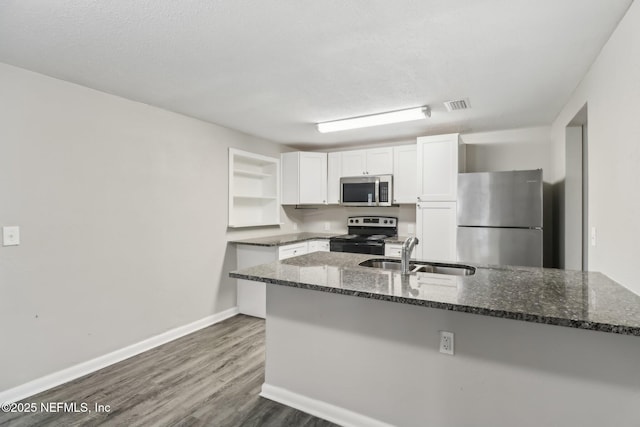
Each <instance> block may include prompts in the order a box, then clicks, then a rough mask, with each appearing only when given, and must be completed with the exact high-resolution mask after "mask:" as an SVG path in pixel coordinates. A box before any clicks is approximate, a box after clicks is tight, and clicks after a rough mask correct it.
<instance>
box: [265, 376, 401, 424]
mask: <svg viewBox="0 0 640 427" xmlns="http://www.w3.org/2000/svg"><path fill="white" fill-rule="evenodd" d="M260 396H262V397H264V398H266V399H269V400H273V401H276V402H278V403H282V404H283V405H287V406H290V407H292V408H295V409H298V410H300V411H303V412H306V413H307V414H311V415H314V416H316V417H319V418H322V419H325V420H327V421H331V422H332V423H335V424H339V425H341V426H343V427H393V425H392V424H387V423H384V422H382V421H379V420H376V419H373V418H370V417H367V416H366V415H362V414H360V413H357V412H353V411H350V410H348V409H344V408H341V407H340V406H336V405H332V404H330V403H326V402H323V401H321V400H316V399H312V398H310V397H307V396H303V395H301V394H298V393H294V392H292V391H289V390H286V389H284V388H281V387H276V386H273V385H270V384H267V383H264V384H262V391H261V392H260Z"/></svg>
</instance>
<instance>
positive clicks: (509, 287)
mask: <svg viewBox="0 0 640 427" xmlns="http://www.w3.org/2000/svg"><path fill="white" fill-rule="evenodd" d="M371 258H376V257H375V256H372V255H363V254H350V253H342V252H315V253H312V254H308V255H302V256H298V257H294V258H289V259H286V260H283V261H276V262H273V263H269V264H263V265H259V266H256V267H251V268H247V269H243V270H239V271H233V272H231V273H230V274H229V275H230V276H231V277H235V278H239V279H248V280H255V281H260V282H266V283H274V284H277V285H283V286H291V287H297V288H303V289H310V290H316V291H323V292H331V293H336V294H343V295H351V296H356V297H361V298H371V299H378V300H385V301H393V302H396V303H402V304H411V305H419V306H425V307H433V308H439V309H445V310H452V311H461V312H466V313H473V314H478V315H485V316H493V317H502V318H507V319H516V320H522V321H527V322H535V323H546V324H551V325H560V326H568V327H572V328H580V329H590V330H596V331H603V332H611V333H618V334H625V335H637V336H640V296H638V295H636V294H634V293H633V292H631V291H630V290H628V289H627V288H625V287H623V286H621V285H619V284H618V283H616V282H614V281H613V280H611V279H609V278H608V277H606V276H605V275H603V274H601V273H591V272H589V273H587V272H581V271H569V270H557V269H548V268H531V267H498V266H476V267H477V268H476V273H475V274H474V275H471V276H448V275H440V274H429V273H412V274H410V275H409V276H402V275H401V274H399V273H398V272H394V271H389V270H382V269H377V268H370V267H360V266H359V265H358V264H359V263H360V262H362V261H364V260H367V259H371ZM378 258H379V257H378Z"/></svg>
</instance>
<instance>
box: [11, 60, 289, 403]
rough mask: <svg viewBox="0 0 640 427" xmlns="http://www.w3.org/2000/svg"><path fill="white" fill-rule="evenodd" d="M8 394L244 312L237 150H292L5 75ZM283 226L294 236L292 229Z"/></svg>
mask: <svg viewBox="0 0 640 427" xmlns="http://www.w3.org/2000/svg"><path fill="white" fill-rule="evenodd" d="M0 93H1V94H2V96H1V97H0V195H1V196H2V199H1V202H0V226H9V225H19V226H20V227H21V238H22V242H21V245H20V246H11V247H2V246H0V324H2V325H3V330H4V334H3V336H2V351H0V366H1V367H2V369H1V371H2V373H1V374H0V392H2V391H3V390H7V389H10V388H13V387H16V386H18V385H21V384H24V383H25V382H28V381H30V380H34V379H37V378H40V377H42V376H44V375H47V374H50V373H52V372H56V371H59V370H62V369H65V368H68V367H70V366H73V365H76V364H78V363H81V362H84V361H87V360H90V359H93V358H96V357H98V356H102V355H104V354H107V353H110V352H112V351H114V350H118V349H121V348H123V347H126V346H129V345H131V344H134V343H137V342H139V341H142V340H144V339H147V338H149V337H152V336H155V335H158V334H161V333H164V332H166V331H169V330H171V329H173V328H176V327H180V326H183V325H186V324H189V323H192V322H194V321H198V320H200V319H203V318H206V317H208V316H211V315H213V314H217V313H220V312H223V311H225V310H227V309H229V308H232V307H234V306H235V305H236V289H235V280H232V279H229V278H228V277H227V272H228V271H229V270H230V269H232V268H234V267H235V251H234V250H233V248H232V247H229V248H228V247H227V243H226V242H227V240H228V239H232V238H240V237H245V236H247V237H248V236H253V235H259V234H275V233H277V232H279V231H280V230H279V229H278V228H277V227H274V228H269V229H250V230H245V231H229V230H227V227H226V224H227V188H228V185H227V181H228V172H227V171H228V166H227V162H228V154H227V153H228V147H236V148H240V149H244V150H247V151H253V152H257V153H261V154H265V155H271V156H274V157H277V156H278V155H279V153H280V151H282V150H285V149H286V147H281V146H279V145H276V144H274V143H271V142H269V141H265V140H262V139H258V138H255V137H252V136H249V135H245V134H241V133H239V132H236V131H232V130H229V129H226V128H222V127H220V126H216V125H212V124H209V123H205V122H202V121H199V120H195V119H192V118H188V117H185V116H182V115H179V114H175V113H171V112H168V111H164V110H161V109H158V108H154V107H150V106H148V105H144V104H140V103H136V102H132V101H129V100H126V99H123V98H119V97H116V96H113V95H108V94H105V93H102V92H98V91H95V90H92V89H88V88H85V87H82V86H78V85H75V84H71V83H68V82H64V81H61V80H57V79H53V78H50V77H46V76H43V75H40V74H36V73H32V72H29V71H25V70H22V69H19V68H15V67H11V66H8V65H4V64H0ZM282 219H283V220H285V221H286V222H287V224H285V226H284V228H290V226H291V224H290V221H289V220H288V219H287V217H286V216H285V215H283V218H282Z"/></svg>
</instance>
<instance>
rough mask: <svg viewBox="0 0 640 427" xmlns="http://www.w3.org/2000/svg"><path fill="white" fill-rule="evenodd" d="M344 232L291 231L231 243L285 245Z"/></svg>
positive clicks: (325, 237)
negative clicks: (289, 232)
mask: <svg viewBox="0 0 640 427" xmlns="http://www.w3.org/2000/svg"><path fill="white" fill-rule="evenodd" d="M340 234H344V233H291V234H279V235H275V236H266V237H256V238H253V239H243V240H230V241H229V243H235V244H240V245H253V246H284V245H290V244H292V243H298V242H305V241H307V240H317V239H328V238H330V237H333V236H339V235H340Z"/></svg>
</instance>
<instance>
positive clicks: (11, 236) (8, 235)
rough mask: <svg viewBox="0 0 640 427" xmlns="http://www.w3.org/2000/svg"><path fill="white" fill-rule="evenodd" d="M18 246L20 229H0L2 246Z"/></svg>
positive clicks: (15, 227) (16, 227)
mask: <svg viewBox="0 0 640 427" xmlns="http://www.w3.org/2000/svg"><path fill="white" fill-rule="evenodd" d="M19 244H20V227H18V226H13V227H2V245H3V246H17V245H19Z"/></svg>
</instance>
